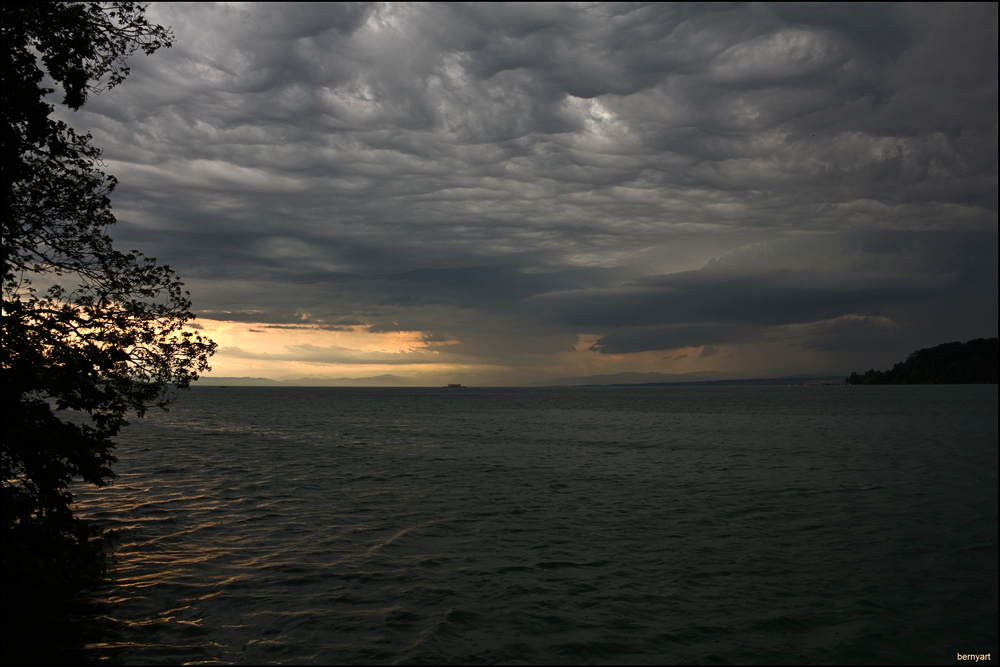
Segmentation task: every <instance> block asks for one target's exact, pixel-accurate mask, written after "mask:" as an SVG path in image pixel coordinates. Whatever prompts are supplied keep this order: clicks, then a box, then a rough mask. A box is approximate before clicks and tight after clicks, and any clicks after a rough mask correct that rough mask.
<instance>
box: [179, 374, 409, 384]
mask: <svg viewBox="0 0 1000 667" xmlns="http://www.w3.org/2000/svg"><path fill="white" fill-rule="evenodd" d="M410 382H411V381H410V380H409V379H408V378H404V377H400V376H398V375H392V374H390V373H385V374H384V375H376V376H374V377H367V378H348V377H342V378H296V379H294V380H271V379H268V378H252V377H240V378H237V377H214V376H212V377H203V378H201V379H199V380H198V383H197V384H198V385H199V386H203V387H204V386H208V387H404V386H410Z"/></svg>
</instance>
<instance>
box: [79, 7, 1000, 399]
mask: <svg viewBox="0 0 1000 667" xmlns="http://www.w3.org/2000/svg"><path fill="white" fill-rule="evenodd" d="M148 13H149V15H150V17H151V18H152V19H153V20H154V21H156V22H158V23H161V24H163V25H165V26H170V27H171V28H172V30H173V33H174V36H175V40H174V46H173V48H171V49H169V50H166V49H164V50H161V51H159V52H157V53H156V54H155V55H153V56H151V57H143V56H141V55H139V56H135V57H133V59H132V60H131V61H130V65H131V67H132V74H131V76H130V77H129V79H128V80H127V81H126V82H125V84H123V85H122V86H120V87H119V88H116V89H114V90H111V91H108V92H105V93H102V94H100V95H97V96H93V97H91V99H90V101H89V102H88V103H87V105H86V106H85V107H84V108H83V109H82V110H81V111H79V112H77V113H75V114H69V116H70V117H68V120H70V122H71V123H72V124H73V125H74V126H75V127H77V128H78V129H82V130H90V131H91V132H92V133H93V135H94V143H95V144H96V145H98V146H102V147H103V148H104V149H105V153H104V157H105V162H106V163H107V167H108V169H107V171H108V172H109V173H112V174H114V175H115V176H117V177H118V179H119V180H120V181H121V184H120V186H119V188H118V189H117V191H116V193H115V196H114V199H113V201H114V206H115V213H116V215H117V217H118V220H119V222H118V225H117V226H116V227H115V228H114V229H113V230H112V236H113V237H114V238H115V240H116V244H117V245H118V246H119V248H120V249H122V250H126V249H131V248H138V249H139V250H141V251H142V252H144V253H146V254H147V255H151V256H155V257H156V258H157V259H159V260H160V261H161V262H165V263H168V264H170V265H171V266H172V267H173V268H174V269H176V270H177V271H178V273H179V274H180V275H181V276H182V278H183V279H184V281H185V283H186V284H187V286H188V288H189V289H190V290H191V293H192V298H193V300H194V310H195V312H197V313H198V315H199V319H198V326H200V327H202V328H203V330H205V331H207V332H208V333H209V335H210V336H211V337H213V338H214V339H215V340H216V341H217V342H218V343H219V344H220V351H219V353H218V354H217V355H216V357H215V358H214V363H213V367H214V371H213V373H212V375H216V376H252V377H266V378H276V379H287V378H297V377H325V378H341V377H350V378H361V377H370V376H377V375H381V374H386V373H388V374H392V375H394V376H396V377H397V378H399V379H398V380H396V381H395V382H398V383H401V384H441V383H443V382H464V383H465V384H519V383H529V382H537V381H542V380H547V379H551V378H561V377H568V376H589V375H598V374H613V373H618V372H623V371H633V372H658V373H667V374H684V373H701V374H700V375H697V376H690V377H692V378H694V377H698V378H701V377H773V376H781V375H790V374H797V373H826V372H837V373H839V372H850V371H851V370H858V371H864V370H867V369H868V368H870V367H872V366H874V367H877V368H886V367H890V366H891V365H892V364H893V363H894V362H896V361H899V360H901V359H903V358H905V357H906V355H907V354H909V352H911V351H913V350H914V349H917V348H920V347H926V346H931V345H936V344H938V343H942V342H947V341H953V340H962V341H965V340H968V339H970V338H977V337H991V336H996V335H997V300H998V295H997V187H998V184H997V59H998V57H997V5H996V3H987V4H977V5H954V4H947V5H940V6H928V5H924V4H919V5H883V4H878V5H849V4H846V3H835V4H834V3H831V4H819V5H809V6H805V5H784V4H782V5H774V6H772V5H758V4H754V5H730V4H725V5H720V6H712V5H702V4H696V5H683V4H682V5H664V4H655V5H649V6H643V5H638V4H623V5H589V4H588V5H541V4H531V5H514V6H501V5H493V4H489V5H475V4H473V5H456V4H447V5H403V4H391V5H378V4H375V5H339V4H338V5H319V4H307V5H298V6H297V5H293V4H280V5H271V6H268V5H258V4H251V5H247V6H230V5H225V6H215V5H209V4H179V5H171V4H158V3H154V4H153V5H151V6H150V8H149V10H148ZM709 373H714V374H715V375H709Z"/></svg>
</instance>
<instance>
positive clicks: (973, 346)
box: [847, 338, 997, 384]
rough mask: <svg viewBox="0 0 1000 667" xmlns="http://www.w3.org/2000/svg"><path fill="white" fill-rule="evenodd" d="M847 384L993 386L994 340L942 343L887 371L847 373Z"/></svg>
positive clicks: (918, 351)
mask: <svg viewBox="0 0 1000 667" xmlns="http://www.w3.org/2000/svg"><path fill="white" fill-rule="evenodd" d="M847 383H848V384H996V383H997V339H996V338H976V339H974V340H970V341H969V342H968V343H959V342H957V341H956V342H954V343H942V344H941V345H936V346H935V347H925V348H924V349H922V350H917V351H916V352H914V353H912V354H911V355H910V356H909V357H907V358H906V361H900V362H899V363H897V364H896V365H895V366H893V367H892V369H891V370H888V371H877V370H875V369H874V368H873V369H871V370H869V371H868V372H866V373H864V374H858V373H851V376H850V377H849V378H847Z"/></svg>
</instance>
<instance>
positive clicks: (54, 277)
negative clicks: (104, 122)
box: [0, 2, 215, 593]
mask: <svg viewBox="0 0 1000 667" xmlns="http://www.w3.org/2000/svg"><path fill="white" fill-rule="evenodd" d="M0 11H2V16H3V28H2V30H3V34H2V37H3V48H4V53H5V56H6V60H5V62H4V64H3V82H2V83H3V86H2V95H3V109H2V112H0V113H2V132H3V137H2V138H3V187H4V209H3V251H2V263H3V269H2V271H3V273H2V280H3V313H2V337H3V339H2V342H3V353H2V354H3V356H2V362H3V379H2V386H3V409H4V418H3V421H4V437H3V454H2V468H3V488H2V522H3V530H4V549H3V575H4V585H5V589H7V592H8V593H9V592H10V590H9V588H10V586H15V587H23V586H25V585H28V582H31V585H32V586H34V587H35V588H39V587H42V588H44V587H45V586H48V587H49V588H50V589H52V590H53V591H54V590H68V589H69V588H72V586H74V585H76V584H79V583H80V582H81V580H82V579H83V578H86V576H90V575H97V574H100V573H101V572H102V571H103V568H104V560H103V555H102V553H103V552H102V551H101V531H99V530H98V529H97V528H95V527H94V526H92V525H89V524H87V523H86V522H84V521H81V520H80V519H79V518H77V517H75V516H74V515H73V512H72V508H71V503H72V500H73V495H72V493H71V491H70V488H71V484H72V483H73V482H74V481H83V482H86V483H89V484H96V485H98V486H102V485H104V484H105V483H107V482H108V481H110V479H111V478H112V477H113V473H112V470H111V464H113V463H114V462H115V460H116V459H115V457H114V456H113V454H112V450H113V447H114V444H113V438H114V436H115V435H116V434H117V433H118V432H119V430H120V429H121V428H122V426H124V425H125V424H126V421H125V417H126V415H127V414H129V413H135V414H137V415H138V416H140V417H141V416H142V415H143V414H144V413H145V411H146V410H147V409H148V408H149V407H152V406H158V407H161V408H165V407H166V406H167V404H168V403H169V401H170V398H171V396H172V388H173V387H179V388H185V387H187V386H188V385H189V384H190V383H191V381H192V380H194V379H197V377H198V373H200V372H203V371H205V370H207V369H208V359H209V357H210V356H211V354H212V353H213V352H214V350H215V344H214V343H212V342H211V341H209V340H206V339H203V338H201V337H200V336H199V335H197V333H193V332H192V331H191V330H190V329H189V328H188V327H186V326H185V325H186V323H187V322H188V321H190V320H191V319H192V318H193V315H192V313H191V312H190V307H191V302H190V299H189V295H188V293H187V292H185V291H184V290H183V285H182V283H181V282H180V280H178V278H177V276H176V275H175V274H174V273H173V271H171V269H170V268H169V267H167V266H161V265H158V264H157V263H156V261H155V259H152V258H147V257H144V256H143V255H141V254H140V253H138V252H135V251H133V252H130V253H122V252H119V251H117V250H115V249H114V247H113V245H112V241H111V238H110V237H109V236H108V235H107V228H108V227H109V226H110V225H112V224H113V223H114V222H115V218H114V216H113V214H112V212H111V200H110V195H111V192H112V191H113V190H114V188H115V185H116V183H117V181H116V180H115V178H114V177H113V176H108V175H106V174H105V173H103V172H102V171H101V169H100V166H101V162H100V155H101V152H100V150H99V149H98V148H96V147H95V146H93V145H91V143H90V141H91V139H92V137H91V135H89V134H78V133H77V132H75V131H74V130H73V129H71V128H70V127H68V126H67V125H66V124H65V123H63V122H61V121H58V120H55V119H53V118H52V117H51V114H52V112H53V111H54V106H53V105H52V104H51V103H50V102H49V101H48V100H47V96H48V95H50V94H51V93H54V92H56V91H55V90H54V89H53V88H49V87H46V86H45V85H43V83H44V82H46V81H47V80H48V81H51V82H54V83H55V84H56V85H58V86H60V87H61V89H62V90H61V92H62V102H63V104H65V105H66V106H67V107H69V108H70V109H73V110H77V109H79V108H80V107H81V106H82V105H83V104H84V103H85V102H86V100H87V96H88V95H89V94H91V93H94V92H99V91H100V90H101V89H103V88H112V87H114V86H117V85H118V84H120V83H121V82H122V81H123V80H124V78H125V76H126V75H127V74H128V73H129V70H128V67H127V65H126V58H128V57H129V56H130V55H132V54H134V53H135V52H136V51H138V50H142V51H143V52H144V53H146V54H150V53H152V52H154V51H155V50H157V49H158V48H160V47H169V46H170V38H171V35H170V33H169V31H168V30H166V29H164V28H163V27H161V26H157V25H152V24H150V23H149V22H148V20H147V19H146V16H145V7H144V6H141V5H137V4H135V3H131V2H116V3H53V2H44V3H23V4H5V5H3V6H2V8H0ZM46 75H47V77H48V78H47V79H46ZM64 285H66V286H64ZM71 415H75V416H76V418H72V417H71ZM81 415H82V416H83V418H80V416H81ZM67 417H70V418H67Z"/></svg>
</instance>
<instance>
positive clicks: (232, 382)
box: [197, 371, 847, 387]
mask: <svg viewBox="0 0 1000 667" xmlns="http://www.w3.org/2000/svg"><path fill="white" fill-rule="evenodd" d="M723 375H724V374H723V373H715V372H707V371H706V372H698V373H683V374H668V373H615V374H613V375H588V376H584V377H564V378H555V379H551V380H544V381H540V382H532V383H529V384H526V385H522V386H528V387H593V386H656V385H673V386H690V385H734V386H735V385H789V384H797V385H801V384H806V383H807V382H819V381H834V380H835V381H839V382H842V381H843V380H844V378H845V377H847V374H846V373H825V374H813V375H795V376H789V377H780V378H741V379H732V378H724V377H720V376H723ZM465 382H469V384H470V385H472V386H475V381H474V380H472V381H469V380H465ZM197 384H198V385H199V386H203V387H205V386H207V387H220V386H224V387H416V386H425V385H426V386H432V387H434V386H439V385H438V384H437V383H431V384H426V381H425V383H424V384H419V383H417V382H414V380H412V379H410V378H405V377H400V376H398V375H392V374H389V373H386V374H384V375H376V376H374V377H366V378H349V377H341V378H296V379H292V380H271V379H268V378H252V377H203V378H201V379H200V380H198V383H197Z"/></svg>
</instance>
